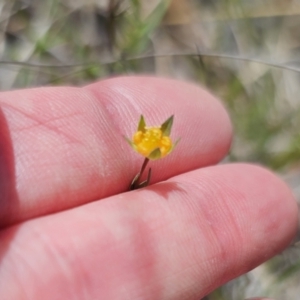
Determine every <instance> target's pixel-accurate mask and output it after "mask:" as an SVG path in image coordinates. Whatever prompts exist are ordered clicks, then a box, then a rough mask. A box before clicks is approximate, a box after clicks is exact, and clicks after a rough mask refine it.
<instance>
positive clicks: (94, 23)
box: [0, 0, 300, 300]
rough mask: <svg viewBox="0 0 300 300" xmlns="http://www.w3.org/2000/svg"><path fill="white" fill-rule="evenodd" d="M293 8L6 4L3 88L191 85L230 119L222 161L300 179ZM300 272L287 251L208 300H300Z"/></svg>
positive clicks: (243, 1)
mask: <svg viewBox="0 0 300 300" xmlns="http://www.w3.org/2000/svg"><path fill="white" fill-rule="evenodd" d="M298 2H299V1H287V0H285V1H282V0H281V1H280V0H273V1H257V0H253V1H247V0H226V1H225V0H224V1H221V0H220V1H219V0H211V1H205V0H198V1H196V0H189V1H181V0H163V1H162V0H155V1H151V2H150V1H139V0H111V1H108V2H107V1H98V2H97V4H96V2H95V3H94V2H88V4H87V3H86V2H85V1H83V0H82V1H73V2H72V1H67V0H61V1H58V0H55V1H53V0H44V1H38V0H33V1H21V0H19V1H18V0H14V1H11V0H6V1H3V4H2V6H1V7H0V9H1V14H0V20H1V22H0V24H1V40H0V41H1V46H0V56H1V58H0V64H1V69H0V88H1V89H2V90H9V89H15V88H26V87H35V86H44V85H84V84H86V83H89V82H91V81H94V80H98V79H100V78H105V77H109V76H112V75H119V74H145V73H146V74H156V75H163V76H169V77H173V78H179V79H187V80H190V81H193V82H195V83H197V84H200V85H203V86H204V87H206V88H207V89H209V90H211V91H212V92H213V93H214V94H216V95H217V96H219V98H220V99H222V100H223V102H224V104H225V105H226V107H227V109H228V111H229V113H230V115H231V118H232V121H233V124H234V130H235V139H234V143H233V146H232V149H231V151H230V154H229V155H228V158H227V160H229V161H249V162H254V163H259V164H263V165H265V166H267V167H269V168H271V169H273V170H276V171H278V172H280V174H282V176H287V177H288V178H290V177H291V176H292V178H295V177H293V176H298V177H297V178H300V176H299V171H298V170H299V167H298V166H299V161H300V133H299V128H300V127H299V126H300V124H299V123H300V118H299V117H300V115H299V114H300V101H299V96H298V95H299V79H300V67H298V66H299V63H300V51H299V50H300V34H299V25H300V19H299V13H300V9H299V3H298ZM274 66H278V67H274ZM293 188H294V190H295V191H297V193H298V194H297V196H298V197H299V195H300V193H299V185H294V186H293ZM299 198H300V197H299ZM283 221H288V220H283ZM295 252H296V253H295ZM291 253H292V254H291ZM299 268H300V256H299V255H298V253H297V251H294V248H293V247H291V249H289V250H287V251H286V252H285V253H284V255H281V256H278V257H276V258H274V259H273V260H271V261H270V262H268V263H266V264H264V265H263V266H262V267H261V269H259V270H263V271H254V272H252V273H249V274H247V275H245V276H243V277H241V278H239V279H237V280H235V281H233V282H231V283H229V284H227V285H225V286H224V287H222V288H220V289H218V290H217V291H215V292H214V293H212V294H211V295H209V296H207V299H210V300H216V299H222V300H223V299H226V300H227V299H231V300H234V299H241V298H244V297H246V296H255V295H256V294H255V293H257V292H261V293H264V295H265V296H273V297H274V296H278V295H280V297H281V299H287V298H288V299H298V296H297V295H299V294H300V292H299V289H298V286H297V284H296V282H297V280H298V281H299ZM262 274H263V275H262ZM257 278H258V279H257ZM266 278H267V279H266ZM270 278H271V279H270ZM265 282H268V283H265ZM293 282H295V284H293ZM279 283H281V284H279ZM253 286H254V287H256V289H255V288H253ZM287 287H288V291H289V293H288V292H287ZM251 288H252V289H251ZM293 291H294V294H293ZM287 295H288V296H289V297H287Z"/></svg>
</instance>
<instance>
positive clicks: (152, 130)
mask: <svg viewBox="0 0 300 300" xmlns="http://www.w3.org/2000/svg"><path fill="white" fill-rule="evenodd" d="M173 120H174V116H171V117H170V118H168V119H167V120H166V121H165V122H164V123H163V124H162V125H161V126H156V127H147V126H146V122H145V119H144V117H143V116H142V115H141V117H140V121H139V124H138V128H137V131H136V132H135V133H134V135H133V137H132V140H129V139H127V138H126V140H127V142H128V143H129V145H130V146H131V147H132V148H133V149H134V150H135V151H136V152H138V153H139V154H141V155H142V156H144V157H145V161H144V163H143V165H142V168H141V171H140V172H139V173H138V174H137V175H136V176H135V178H134V179H133V181H132V183H131V186H130V189H131V190H133V189H137V188H140V187H144V186H146V185H148V183H149V181H150V176H151V169H149V173H148V177H147V180H146V181H144V182H142V183H140V184H138V181H139V179H140V177H141V176H142V173H143V171H144V170H145V168H146V166H147V163H148V162H149V160H156V159H159V158H163V157H165V156H167V155H168V154H170V153H171V152H172V151H173V149H174V148H175V146H176V145H177V143H178V142H179V140H177V141H176V142H175V143H174V144H173V142H172V140H171V138H170V134H171V129H172V125H173Z"/></svg>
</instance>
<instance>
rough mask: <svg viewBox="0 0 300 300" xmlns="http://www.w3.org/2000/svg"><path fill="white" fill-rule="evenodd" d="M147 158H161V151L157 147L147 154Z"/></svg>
mask: <svg viewBox="0 0 300 300" xmlns="http://www.w3.org/2000/svg"><path fill="white" fill-rule="evenodd" d="M147 157H148V158H149V159H152V160H155V159H159V158H161V152H160V149H159V148H156V149H155V150H153V151H152V152H151V153H150V154H149V155H148V156H147Z"/></svg>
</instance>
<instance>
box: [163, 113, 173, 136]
mask: <svg viewBox="0 0 300 300" xmlns="http://www.w3.org/2000/svg"><path fill="white" fill-rule="evenodd" d="M173 120H174V115H172V116H171V117H170V118H169V119H168V120H166V121H165V122H164V123H163V124H162V125H161V127H160V129H161V131H162V135H163V136H169V135H170V134H171V129H172V125H173Z"/></svg>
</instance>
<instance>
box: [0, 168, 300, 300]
mask: <svg viewBox="0 0 300 300" xmlns="http://www.w3.org/2000/svg"><path fill="white" fill-rule="evenodd" d="M296 228H297V206H296V204H295V201H294V199H293V196H292V194H291V193H290V191H289V189H288V188H287V187H286V185H285V184H284V183H283V182H281V181H280V180H279V179H278V178H276V177H275V176H274V175H272V174H271V173H270V172H269V171H266V170H263V169H261V168H258V167H253V166H248V165H222V166H214V167H208V168H204V169H200V170H197V171H192V172H189V173H187V174H182V175H179V176H176V177H174V178H172V179H169V180H168V181H166V182H162V183H158V184H154V185H153V186H151V187H147V188H145V189H142V190H137V191H133V192H129V193H125V194H120V195H116V196H112V197H110V198H107V199H105V200H102V201H97V202H94V203H89V204H87V205H85V206H82V207H78V208H75V209H72V210H69V211H65V212H61V213H58V214H55V215H51V216H47V217H41V218H39V219H35V220H31V221H27V222H25V223H23V224H22V225H19V226H16V227H13V228H11V229H7V230H4V231H3V232H2V233H1V234H0V241H1V243H0V249H1V250H0V253H1V257H2V263H1V265H2V267H1V269H0V294H1V295H3V296H4V298H5V299H20V298H22V296H23V297H24V298H26V299H32V300H34V299H100V298H101V299H111V300H113V299H124V300H126V299H130V300H134V299H172V300H176V299H201V298H202V297H203V296H204V295H205V294H207V293H209V292H210V291H211V290H213V289H215V288H216V287H217V286H219V285H221V284H223V283H225V282H227V281H229V280H231V279H233V278H234V277H236V276H238V275H240V274H242V273H245V272H247V271H249V270H250V269H252V268H254V267H255V266H257V265H258V264H260V263H261V262H263V261H265V260H267V259H268V258H270V257H271V256H273V255H275V254H276V253H278V252H280V251H282V250H283V249H284V248H285V247H286V246H287V245H288V243H289V242H290V241H291V239H292V237H293V236H294V234H295V232H296ZM41 274H42V275H41ZM50 287H51V288H50Z"/></svg>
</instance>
